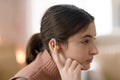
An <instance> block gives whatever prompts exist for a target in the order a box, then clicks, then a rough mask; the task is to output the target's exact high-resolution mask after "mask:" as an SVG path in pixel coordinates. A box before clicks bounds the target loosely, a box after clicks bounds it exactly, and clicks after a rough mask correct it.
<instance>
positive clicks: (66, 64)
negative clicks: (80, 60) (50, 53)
mask: <svg viewBox="0 0 120 80" xmlns="http://www.w3.org/2000/svg"><path fill="white" fill-rule="evenodd" d="M71 63H72V59H71V58H68V59H67V60H66V62H65V66H64V68H65V70H68V69H69V67H70V66H71Z"/></svg>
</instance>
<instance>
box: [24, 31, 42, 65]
mask: <svg viewBox="0 0 120 80" xmlns="http://www.w3.org/2000/svg"><path fill="white" fill-rule="evenodd" d="M42 46H43V44H42V40H41V36H40V33H36V34H34V35H33V36H32V37H31V38H30V40H29V42H28V44H27V47H26V63H27V64H30V63H31V62H32V61H33V60H34V59H35V58H36V56H37V54H38V53H39V52H41V51H42Z"/></svg>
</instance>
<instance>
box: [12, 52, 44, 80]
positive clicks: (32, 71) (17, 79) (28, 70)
mask: <svg viewBox="0 0 120 80" xmlns="http://www.w3.org/2000/svg"><path fill="white" fill-rule="evenodd" d="M41 59H42V58H41V53H40V54H38V56H37V58H36V59H35V60H34V61H33V62H32V63H30V64H29V65H27V66H25V67H24V68H22V69H21V70H20V71H18V72H17V73H16V74H15V76H14V77H13V78H11V79H10V80H27V79H30V78H33V77H34V76H36V75H39V76H40V75H41V73H43V63H42V60H41Z"/></svg>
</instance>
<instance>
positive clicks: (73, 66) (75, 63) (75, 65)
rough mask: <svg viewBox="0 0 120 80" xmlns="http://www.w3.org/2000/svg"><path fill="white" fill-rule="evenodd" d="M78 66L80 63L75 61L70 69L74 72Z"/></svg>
mask: <svg viewBox="0 0 120 80" xmlns="http://www.w3.org/2000/svg"><path fill="white" fill-rule="evenodd" d="M78 64H79V63H78V62H77V61H76V60H73V61H72V63H71V66H70V69H71V70H74V69H75V68H76V67H77V65H78Z"/></svg>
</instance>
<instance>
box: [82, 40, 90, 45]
mask: <svg viewBox="0 0 120 80" xmlns="http://www.w3.org/2000/svg"><path fill="white" fill-rule="evenodd" d="M81 43H82V44H84V45H86V44H88V43H89V40H84V41H82V42H81Z"/></svg>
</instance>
